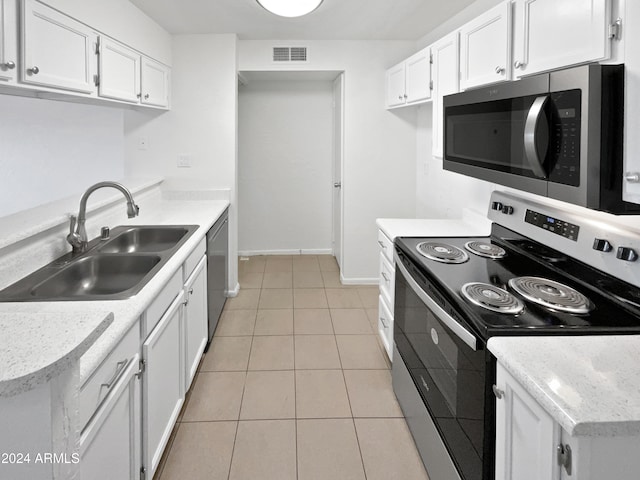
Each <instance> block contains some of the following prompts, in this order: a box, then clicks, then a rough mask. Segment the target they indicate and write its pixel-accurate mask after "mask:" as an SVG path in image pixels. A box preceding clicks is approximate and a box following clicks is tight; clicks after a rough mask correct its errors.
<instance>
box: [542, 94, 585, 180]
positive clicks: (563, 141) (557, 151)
mask: <svg viewBox="0 0 640 480" xmlns="http://www.w3.org/2000/svg"><path fill="white" fill-rule="evenodd" d="M581 97H582V92H581V91H580V90H568V91H565V92H554V93H552V94H551V103H552V104H553V106H554V108H553V109H552V110H553V113H552V114H551V123H552V128H551V131H550V132H549V133H550V134H551V139H550V140H551V145H550V149H549V150H550V151H549V154H550V155H551V157H553V160H552V164H551V165H550V166H551V171H550V172H549V180H550V181H552V182H554V183H562V184H565V185H572V186H574V187H577V186H579V185H580V121H581V111H580V101H581Z"/></svg>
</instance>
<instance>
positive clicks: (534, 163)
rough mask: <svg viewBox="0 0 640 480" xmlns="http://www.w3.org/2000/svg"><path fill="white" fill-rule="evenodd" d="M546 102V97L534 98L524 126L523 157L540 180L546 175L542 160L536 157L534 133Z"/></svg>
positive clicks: (547, 98) (536, 148) (538, 156)
mask: <svg viewBox="0 0 640 480" xmlns="http://www.w3.org/2000/svg"><path fill="white" fill-rule="evenodd" d="M548 100H549V97H548V96H546V95H545V96H543V97H538V98H536V99H535V100H534V102H533V105H531V108H530V109H529V113H528V114H527V120H526V122H525V124H524V156H525V157H526V159H527V162H529V166H530V167H531V170H533V173H534V175H536V176H537V177H540V178H547V173H546V172H545V171H544V166H543V161H544V159H543V160H541V159H540V155H538V147H537V143H538V142H537V135H536V132H537V130H538V125H539V124H540V120H541V119H542V117H543V115H544V106H545V105H546V103H547V101H548Z"/></svg>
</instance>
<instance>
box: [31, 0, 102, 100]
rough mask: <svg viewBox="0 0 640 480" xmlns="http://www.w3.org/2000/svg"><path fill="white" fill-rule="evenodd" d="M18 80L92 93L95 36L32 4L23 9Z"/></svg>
mask: <svg viewBox="0 0 640 480" xmlns="http://www.w3.org/2000/svg"><path fill="white" fill-rule="evenodd" d="M22 25H23V31H22V32H23V43H22V58H23V61H22V65H20V75H21V80H22V81H23V82H24V83H28V84H32V85H41V86H44V87H52V88H60V89H64V90H72V91H74V92H82V93H92V92H93V91H94V90H95V85H94V82H93V73H94V70H95V68H92V60H93V55H95V52H94V48H95V43H96V36H95V34H94V33H93V32H92V31H91V30H90V29H89V28H88V27H87V26H85V25H83V24H81V23H80V22H76V21H75V20H73V19H71V18H69V17H67V16H65V15H62V14H61V13H59V12H57V11H55V10H53V9H51V8H49V7H47V6H45V5H43V4H41V3H39V2H36V1H35V0H26V1H25V3H24V9H23V23H22Z"/></svg>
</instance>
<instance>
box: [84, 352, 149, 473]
mask: <svg viewBox="0 0 640 480" xmlns="http://www.w3.org/2000/svg"><path fill="white" fill-rule="evenodd" d="M139 359H140V356H139V355H138V354H136V355H135V356H134V357H133V358H131V359H130V360H129V362H128V363H127V364H126V366H125V367H124V368H123V369H122V370H120V371H119V373H118V374H117V375H116V376H115V377H114V378H113V379H112V381H111V382H109V383H111V385H110V386H109V388H110V390H109V394H108V395H107V397H106V398H105V400H104V402H103V403H102V404H101V407H100V408H99V409H98V410H97V411H96V413H95V414H94V416H93V417H92V419H91V421H90V422H89V423H88V424H87V425H86V427H85V428H84V429H83V431H82V437H81V439H80V459H81V460H80V478H81V480H111V479H114V478H117V479H121V480H125V479H129V480H134V479H135V480H137V479H139V478H140V460H141V454H140V445H141V443H140V433H141V432H140V380H139V378H138V375H137V373H138V369H139Z"/></svg>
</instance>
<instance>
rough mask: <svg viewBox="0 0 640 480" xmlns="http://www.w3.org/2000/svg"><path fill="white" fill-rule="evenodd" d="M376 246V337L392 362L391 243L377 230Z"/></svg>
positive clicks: (392, 282) (392, 288)
mask: <svg viewBox="0 0 640 480" xmlns="http://www.w3.org/2000/svg"><path fill="white" fill-rule="evenodd" d="M378 245H380V278H379V287H380V295H379V297H378V335H380V340H382V344H383V345H384V348H385V350H386V352H387V355H388V356H389V360H393V303H394V295H393V294H394V289H395V268H394V263H393V241H392V240H391V239H390V238H389V237H387V236H386V235H385V233H384V232H383V231H382V230H378Z"/></svg>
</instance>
